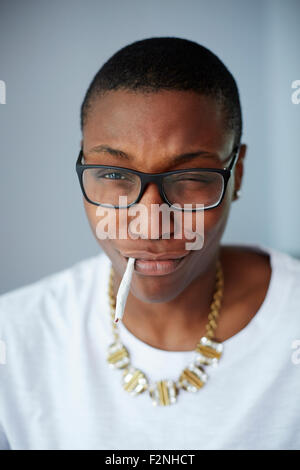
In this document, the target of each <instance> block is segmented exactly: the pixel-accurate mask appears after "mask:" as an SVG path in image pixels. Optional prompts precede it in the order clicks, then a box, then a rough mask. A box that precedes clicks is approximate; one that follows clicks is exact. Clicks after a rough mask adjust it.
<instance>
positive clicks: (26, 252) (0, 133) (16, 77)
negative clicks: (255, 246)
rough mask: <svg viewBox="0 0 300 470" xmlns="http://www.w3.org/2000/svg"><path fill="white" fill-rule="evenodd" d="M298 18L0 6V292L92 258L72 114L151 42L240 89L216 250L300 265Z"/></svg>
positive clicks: (267, 5)
mask: <svg viewBox="0 0 300 470" xmlns="http://www.w3.org/2000/svg"><path fill="white" fill-rule="evenodd" d="M299 18H300V2H299V1H298V0H285V1H284V0H269V1H268V0H256V1H253V0H252V1H251V2H248V1H246V0H244V1H243V0H226V1H224V0H209V1H206V0H202V1H201V0H198V1H196V0H185V1H184V2H183V1H178V0H151V1H147V2H146V1H144V0H127V1H121V0H110V1H102V0H98V1H96V0H84V1H83V0H82V1H78V0H54V1H53V0H52V1H51V2H50V1H47V0H39V1H38V0H27V1H21V0H20V1H13V0H1V2H0V80H4V81H5V83H6V87H7V90H6V91H7V97H6V104H1V105H0V157H1V171H0V198H1V205H0V216H1V219H0V231H1V245H0V263H1V266H0V269H1V271H0V293H3V292H6V291H8V290H12V289H14V288H17V287H19V286H22V285H25V284H29V283H31V282H34V281H36V280H38V279H40V278H41V277H43V276H45V275H48V274H51V273H54V272H56V271H58V270H61V269H64V268H66V267H68V266H70V265H71V264H73V263H74V262H76V261H79V260H81V259H84V258H86V257H89V256H92V255H94V254H96V253H97V252H98V251H99V247H98V244H97V241H96V240H95V239H94V237H93V235H92V233H91V232H90V228H89V226H88V222H87V219H86V216H85V213H84V210H83V205H82V198H81V193H80V190H79V185H78V181H77V176H76V174H75V160H76V157H77V153H78V150H79V142H80V137H81V135H80V127H79V108H80V104H81V101H82V99H83V96H84V93H85V91H86V88H87V86H88V84H89V82H90V80H91V79H92V77H93V76H94V74H95V73H96V71H97V70H98V69H99V67H100V66H101V65H102V64H103V62H104V61H106V60H107V59H108V58H109V57H110V56H111V55H112V54H113V53H114V52H116V51H117V50H118V49H119V48H120V47H123V46H124V45H126V44H129V43H130V42H133V41H135V40H138V39H143V38H146V37H150V36H169V35H171V36H179V37H185V38H187V39H192V40H195V41H197V42H199V43H200V44H203V45H205V46H206V47H208V48H210V49H211V50H212V51H213V52H215V53H216V54H217V55H218V56H219V57H220V58H221V60H223V62H224V63H225V64H226V65H227V66H228V67H229V69H230V70H231V72H232V73H233V75H234V76H235V78H236V80H237V82H238V86H239V89H240V95H241V101H242V107H243V117H244V135H243V141H244V142H246V143H248V146H249V148H248V155H247V157H246V161H245V175H244V182H243V194H242V197H241V199H240V200H239V201H237V202H235V203H234V204H233V206H232V210H231V215H230V220H229V223H228V226H227V229H226V232H225V235H224V238H223V242H224V243H235V242H237V243H239V242H242V243H263V244H267V245H269V246H272V247H274V248H278V249H280V250H283V251H286V252H288V253H290V254H293V255H297V256H298V255H299V254H300V216H299V213H300V211H299V201H300V185H299V174H300V156H299V130H300V126H299V122H300V104H299V105H295V104H293V103H292V101H291V94H292V91H293V90H292V89H291V83H292V81H293V80H297V79H300V63H299V62H300V60H299V57H300V55H299V44H300V32H299V31H300V28H299V23H298V21H299ZM297 49H298V50H297Z"/></svg>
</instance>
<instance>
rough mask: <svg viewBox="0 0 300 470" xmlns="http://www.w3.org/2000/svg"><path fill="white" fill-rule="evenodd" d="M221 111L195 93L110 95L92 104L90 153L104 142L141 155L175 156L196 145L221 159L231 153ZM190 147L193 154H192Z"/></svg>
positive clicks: (87, 137)
mask: <svg viewBox="0 0 300 470" xmlns="http://www.w3.org/2000/svg"><path fill="white" fill-rule="evenodd" d="M229 134H231V133H228V132H227V131H226V130H225V128H224V118H223V113H222V109H221V106H220V105H219V104H218V103H217V102H216V101H215V100H214V99H213V98H211V97H207V96H204V95H200V94H197V93H195V92H190V91H174V90H172V91H169V90H160V91H158V92H149V93H142V92H132V91H128V90H118V91H109V92H107V93H105V94H104V95H103V96H101V97H100V98H96V99H95V101H94V102H93V103H92V106H91V108H90V110H89V113H88V117H87V120H86V124H85V127H84V129H83V143H84V150H85V151H89V149H90V148H92V147H93V146H96V145H98V144H101V143H106V144H114V145H118V146H119V147H120V146H123V149H124V151H126V149H127V150H128V151H131V150H132V149H133V148H134V149H135V153H136V154H139V152H141V153H143V154H145V152H149V156H150V154H151V152H152V151H153V152H155V153H156V155H157V148H158V147H159V148H160V152H161V156H163V155H162V153H164V152H165V154H166V155H167V154H172V153H176V152H178V151H181V150H183V151H186V150H189V149H191V148H192V147H193V146H196V147H197V148H199V146H200V147H202V148H203V150H207V151H208V152H217V153H219V154H220V157H221V156H222V155H223V154H226V152H227V153H228V152H230V146H231V143H232V137H233V136H232V135H229ZM187 146H188V147H189V149H187ZM124 147H126V148H124Z"/></svg>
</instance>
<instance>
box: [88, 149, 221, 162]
mask: <svg viewBox="0 0 300 470" xmlns="http://www.w3.org/2000/svg"><path fill="white" fill-rule="evenodd" d="M94 152H95V153H101V152H107V153H109V154H110V155H113V156H115V157H120V158H124V159H126V160H130V159H131V158H132V157H131V156H130V155H128V154H127V153H125V152H123V150H119V149H113V148H111V147H109V146H108V145H97V146H96V147H93V148H92V149H91V150H90V151H89V152H88V153H89V154H90V153H94ZM200 156H202V157H203V158H210V159H211V158H218V156H217V155H216V154H208V152H207V151H204V150H196V151H195V152H188V153H182V154H179V155H175V156H173V157H172V159H171V163H173V164H177V163H184V162H187V161H190V160H192V159H193V158H197V157H200Z"/></svg>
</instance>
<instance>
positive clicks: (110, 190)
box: [76, 145, 240, 212]
mask: <svg viewBox="0 0 300 470" xmlns="http://www.w3.org/2000/svg"><path fill="white" fill-rule="evenodd" d="M239 148H240V145H237V146H236V147H235V148H234V149H233V151H232V152H231V154H230V155H229V156H228V157H227V159H226V160H228V159H229V158H230V163H229V165H228V167H224V168H222V169H221V168H188V169H181V170H174V171H167V172H164V173H144V172H142V171H136V170H132V169H130V168H124V167H119V166H108V165H94V164H92V165H86V164H82V158H83V151H82V149H81V150H80V152H79V155H78V158H77V161H76V172H77V175H78V178H79V183H80V187H81V190H82V193H83V195H84V197H85V199H86V200H87V201H88V202H90V203H91V204H95V205H96V206H102V207H113V208H115V209H125V208H128V207H130V206H132V205H133V204H137V203H138V202H139V201H140V200H141V198H142V196H143V194H144V191H145V188H146V186H147V184H148V183H151V182H153V183H155V184H156V185H157V187H158V190H159V194H160V196H161V198H162V200H163V201H164V202H165V203H166V204H168V206H170V207H172V208H174V209H176V210H181V211H191V212H194V211H198V210H203V209H204V210H206V209H213V208H215V207H217V206H218V205H219V204H221V202H222V200H223V198H224V194H225V191H226V188H227V184H228V181H229V178H230V175H231V173H232V170H233V168H234V165H235V163H236V161H237V158H238V150H239ZM121 196H126V198H127V199H126V201H127V205H124V206H120V205H118V203H119V198H120V197H121ZM196 205H201V207H200V208H199V207H194V206H196Z"/></svg>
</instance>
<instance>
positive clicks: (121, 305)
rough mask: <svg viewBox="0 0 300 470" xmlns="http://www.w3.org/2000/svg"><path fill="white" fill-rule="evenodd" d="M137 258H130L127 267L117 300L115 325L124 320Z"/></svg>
mask: <svg viewBox="0 0 300 470" xmlns="http://www.w3.org/2000/svg"><path fill="white" fill-rule="evenodd" d="M134 262H135V258H128V261H127V267H126V270H125V273H124V276H123V277H122V280H121V283H120V286H119V290H118V293H117V299H116V311H115V323H117V321H118V320H122V318H123V313H124V309H125V304H126V300H127V297H128V294H129V290H130V283H131V278H132V274H133V270H134Z"/></svg>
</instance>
